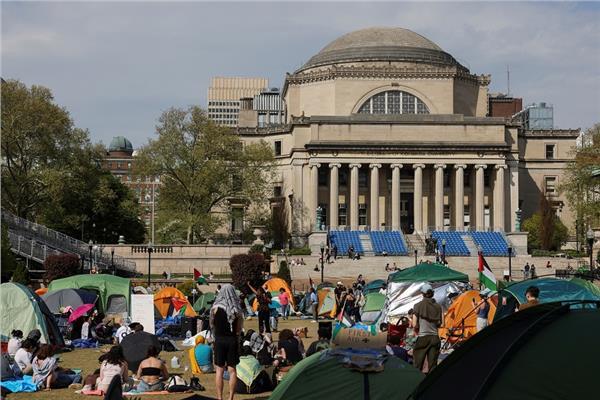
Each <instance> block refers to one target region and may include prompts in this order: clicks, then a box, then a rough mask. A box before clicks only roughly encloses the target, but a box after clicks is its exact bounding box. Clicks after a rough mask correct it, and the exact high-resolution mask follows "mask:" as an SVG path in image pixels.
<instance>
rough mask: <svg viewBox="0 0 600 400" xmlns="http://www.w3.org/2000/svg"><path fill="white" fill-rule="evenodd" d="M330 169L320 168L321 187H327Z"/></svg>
mask: <svg viewBox="0 0 600 400" xmlns="http://www.w3.org/2000/svg"><path fill="white" fill-rule="evenodd" d="M328 175H329V169H328V168H319V186H327V176H328Z"/></svg>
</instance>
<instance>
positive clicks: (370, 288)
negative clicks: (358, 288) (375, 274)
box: [363, 279, 385, 294]
mask: <svg viewBox="0 0 600 400" xmlns="http://www.w3.org/2000/svg"><path fill="white" fill-rule="evenodd" d="M383 285H385V281H384V280H383V279H375V280H374V281H371V282H369V283H367V284H366V285H365V287H364V288H363V293H364V294H369V293H376V292H379V289H381V288H382V287H383Z"/></svg>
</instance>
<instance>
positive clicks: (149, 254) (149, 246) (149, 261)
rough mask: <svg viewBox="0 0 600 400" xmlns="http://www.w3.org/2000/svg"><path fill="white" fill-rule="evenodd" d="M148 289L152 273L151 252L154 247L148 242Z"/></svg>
mask: <svg viewBox="0 0 600 400" xmlns="http://www.w3.org/2000/svg"><path fill="white" fill-rule="evenodd" d="M147 250H148V287H149V286H150V274H151V273H152V251H153V250H154V245H153V244H152V242H148V247H147Z"/></svg>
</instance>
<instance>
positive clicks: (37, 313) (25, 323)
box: [0, 283, 65, 346]
mask: <svg viewBox="0 0 600 400" xmlns="http://www.w3.org/2000/svg"><path fill="white" fill-rule="evenodd" d="M14 329H19V330H21V331H23V333H25V335H27V333H29V332H30V331H32V330H33V329H39V330H40V332H41V333H42V337H41V341H42V342H43V343H51V344H55V345H58V346H64V344H65V343H64V341H63V338H62V336H61V334H60V331H59V330H58V326H57V325H56V321H55V319H54V316H53V315H52V313H51V312H50V310H48V307H46V304H45V303H44V301H43V300H42V299H41V298H40V296H38V295H37V294H35V293H34V292H32V291H31V290H30V289H29V288H28V287H26V286H23V285H21V284H18V283H3V284H2V285H0V336H1V339H2V341H6V340H8V339H9V338H10V333H11V332H12V331H13V330H14Z"/></svg>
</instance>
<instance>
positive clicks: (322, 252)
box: [321, 242, 325, 283]
mask: <svg viewBox="0 0 600 400" xmlns="http://www.w3.org/2000/svg"><path fill="white" fill-rule="evenodd" d="M324 257H325V243H323V242H321V283H323V280H324V276H325V273H324V271H323V269H324V268H325V264H323V258H324Z"/></svg>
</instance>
